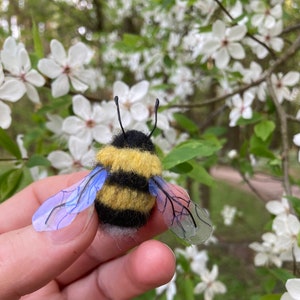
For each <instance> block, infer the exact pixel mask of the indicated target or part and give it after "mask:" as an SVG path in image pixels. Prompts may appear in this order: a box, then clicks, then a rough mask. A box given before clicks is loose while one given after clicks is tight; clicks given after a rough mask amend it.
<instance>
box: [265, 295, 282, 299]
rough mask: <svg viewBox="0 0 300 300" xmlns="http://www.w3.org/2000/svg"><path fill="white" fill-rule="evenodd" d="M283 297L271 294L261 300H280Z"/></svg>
mask: <svg viewBox="0 0 300 300" xmlns="http://www.w3.org/2000/svg"><path fill="white" fill-rule="evenodd" d="M281 296H282V295H281V294H269V295H264V296H262V297H261V298H260V300H280V298H281Z"/></svg>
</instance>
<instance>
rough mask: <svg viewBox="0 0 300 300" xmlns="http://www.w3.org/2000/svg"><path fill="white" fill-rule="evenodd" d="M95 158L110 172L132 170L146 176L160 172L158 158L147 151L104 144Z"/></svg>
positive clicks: (159, 173)
mask: <svg viewBox="0 0 300 300" xmlns="http://www.w3.org/2000/svg"><path fill="white" fill-rule="evenodd" d="M96 159H97V161H98V162H99V163H100V164H102V165H103V166H104V167H106V168H109V169H110V171H111V172H116V171H119V170H122V171H125V172H134V173H137V174H139V175H141V176H144V177H146V178H150V177H152V176H154V175H161V172H162V167H161V162H160V160H159V158H158V157H157V155H155V154H152V153H150V152H148V151H139V150H136V149H130V148H122V149H120V148H116V147H114V146H106V147H104V148H103V149H101V150H100V151H99V152H98V153H97V156H96Z"/></svg>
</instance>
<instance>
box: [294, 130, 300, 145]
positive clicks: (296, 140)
mask: <svg viewBox="0 0 300 300" xmlns="http://www.w3.org/2000/svg"><path fill="white" fill-rule="evenodd" d="M293 143H294V144H295V145H296V146H298V147H300V133H297V134H295V135H294V138H293Z"/></svg>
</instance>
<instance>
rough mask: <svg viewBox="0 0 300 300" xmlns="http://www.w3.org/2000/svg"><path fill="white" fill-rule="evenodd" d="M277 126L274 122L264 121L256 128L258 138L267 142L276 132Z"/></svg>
mask: <svg viewBox="0 0 300 300" xmlns="http://www.w3.org/2000/svg"><path fill="white" fill-rule="evenodd" d="M275 128H276V125H275V123H274V122H273V121H268V120H264V121H262V122H260V123H258V124H256V125H255V127H254V132H255V134H256V136H257V137H259V138H261V139H262V140H263V141H266V140H267V139H268V138H269V137H270V135H271V134H272V133H273V131H274V130H275Z"/></svg>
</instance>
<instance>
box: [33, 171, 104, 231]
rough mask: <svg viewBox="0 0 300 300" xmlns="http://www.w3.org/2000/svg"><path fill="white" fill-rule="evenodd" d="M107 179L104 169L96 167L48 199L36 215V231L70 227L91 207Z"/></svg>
mask: <svg viewBox="0 0 300 300" xmlns="http://www.w3.org/2000/svg"><path fill="white" fill-rule="evenodd" d="M106 177H107V171H106V170H105V169H104V167H102V166H100V165H98V166H96V167H95V168H94V169H93V170H92V171H91V172H90V173H89V174H88V175H87V176H86V177H84V178H83V179H82V180H81V181H79V182H77V183H75V184H73V185H72V186H70V187H68V188H66V189H64V190H61V191H60V192H58V193H57V194H55V195H53V196H52V197H50V198H48V199H47V200H46V201H45V202H44V203H43V204H42V205H41V206H40V207H39V208H38V210H37V211H36V212H35V213H34V215H33V217H32V225H33V227H34V229H35V230H36V231H51V230H57V229H60V228H63V227H65V226H67V225H69V224H70V223H71V222H72V221H73V220H74V219H75V217H76V216H77V214H78V213H80V212H81V211H83V210H85V209H86V208H88V207H89V206H91V205H92V204H93V203H94V201H95V199H96V195H97V192H98V191H99V190H100V189H101V188H102V186H103V184H104V182H105V180H106Z"/></svg>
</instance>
